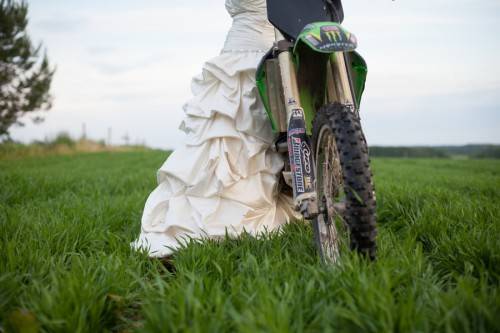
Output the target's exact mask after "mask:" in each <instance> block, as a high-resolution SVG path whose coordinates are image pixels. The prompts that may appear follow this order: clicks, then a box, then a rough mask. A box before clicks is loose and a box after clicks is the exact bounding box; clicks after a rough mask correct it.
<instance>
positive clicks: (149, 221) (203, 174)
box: [132, 51, 295, 257]
mask: <svg viewBox="0 0 500 333" xmlns="http://www.w3.org/2000/svg"><path fill="white" fill-rule="evenodd" d="M262 56H263V53H262V52H259V51H247V52H226V53H224V52H223V53H222V54H221V55H219V56H218V57H216V58H213V59H212V60H210V61H208V62H206V63H205V65H204V67H203V71H202V73H201V74H200V75H199V76H197V77H195V78H194V79H193V81H192V92H193V95H194V97H193V98H192V99H191V100H190V101H189V102H188V103H186V104H185V106H184V111H185V114H186V117H185V119H184V121H183V122H182V124H181V126H180V128H181V130H183V131H184V132H185V133H186V134H187V136H186V140H185V142H184V144H183V146H182V147H181V148H179V149H177V150H176V151H174V152H173V153H172V155H171V156H170V157H169V158H168V160H167V161H166V162H165V164H164V165H163V166H162V167H161V168H160V170H159V171H158V184H159V185H158V187H157V188H156V189H155V190H154V191H153V192H152V193H151V195H150V196H149V198H148V200H147V202H146V205H145V208H144V213H143V217H142V222H141V224H142V228H141V234H140V236H139V238H138V239H137V240H136V241H135V242H134V243H133V244H132V246H133V247H134V248H146V249H148V250H149V253H150V256H152V257H163V256H167V255H170V254H171V253H172V252H174V251H175V250H176V249H178V248H179V247H180V246H181V245H182V243H184V242H185V241H187V240H189V239H196V240H201V239H205V238H218V237H221V236H224V235H226V234H229V235H231V236H237V235H239V234H241V233H242V232H244V231H246V232H248V233H250V234H253V235H258V234H260V233H262V232H267V231H273V230H276V229H277V228H279V227H280V226H281V225H283V224H284V223H287V222H288V221H290V219H292V218H294V217H295V212H294V211H293V209H292V200H291V198H290V197H287V196H285V195H283V194H281V193H279V189H278V179H279V173H280V171H281V169H282V167H283V159H282V157H281V155H280V154H278V153H277V152H275V151H274V150H273V149H272V148H271V146H272V143H273V140H274V135H273V133H272V130H271V125H270V122H269V120H268V118H267V115H266V113H265V110H264V107H263V105H262V102H261V100H260V98H259V95H258V91H257V88H256V85H255V71H256V67H257V65H258V63H259V61H260V60H261V58H262Z"/></svg>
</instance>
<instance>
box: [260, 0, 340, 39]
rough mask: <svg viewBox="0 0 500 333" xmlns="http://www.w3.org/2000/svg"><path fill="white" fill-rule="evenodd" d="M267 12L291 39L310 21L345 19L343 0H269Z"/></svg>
mask: <svg viewBox="0 0 500 333" xmlns="http://www.w3.org/2000/svg"><path fill="white" fill-rule="evenodd" d="M267 12H268V13H267V15H268V19H269V21H270V22H271V23H272V24H273V25H274V26H275V27H276V28H278V30H280V31H281V33H282V34H283V35H284V36H285V37H286V38H287V39H291V40H295V39H297V36H298V35H299V34H300V32H301V31H302V29H303V28H304V27H305V26H306V25H307V24H309V23H312V22H323V21H333V22H337V23H342V21H343V20H344V11H343V9H342V3H341V0H267Z"/></svg>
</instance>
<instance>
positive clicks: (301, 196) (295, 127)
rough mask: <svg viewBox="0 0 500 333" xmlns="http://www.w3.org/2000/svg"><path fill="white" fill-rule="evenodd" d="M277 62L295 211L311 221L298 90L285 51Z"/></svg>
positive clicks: (308, 160)
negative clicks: (285, 121)
mask: <svg viewBox="0 0 500 333" xmlns="http://www.w3.org/2000/svg"><path fill="white" fill-rule="evenodd" d="M280 35H281V34H280V33H279V32H276V41H277V42H278V41H280V40H283V36H280ZM280 37H281V38H280ZM278 62H279V67H280V72H281V80H282V82H281V83H282V86H283V97H284V99H285V105H286V114H287V143H288V157H289V160H290V168H291V172H292V184H293V197H294V204H295V209H296V210H297V211H299V212H301V213H302V215H303V216H304V218H306V219H312V218H314V217H315V216H317V215H318V205H317V202H316V191H315V188H314V185H315V176H314V160H313V156H312V155H313V154H312V149H311V146H310V143H309V139H308V137H307V133H306V122H305V117H304V110H303V109H302V108H301V106H300V95H299V87H298V84H297V75H296V72H295V66H294V64H293V59H292V53H291V52H290V51H289V50H286V51H282V52H281V53H280V54H279V55H278Z"/></svg>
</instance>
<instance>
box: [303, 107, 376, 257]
mask: <svg viewBox="0 0 500 333" xmlns="http://www.w3.org/2000/svg"><path fill="white" fill-rule="evenodd" d="M312 145H313V149H314V157H315V168H316V192H317V197H318V204H319V211H320V213H319V215H318V217H317V218H315V219H314V220H313V221H312V222H313V229H314V236H315V241H316V245H317V248H318V251H319V253H320V255H321V258H322V259H323V261H324V262H327V263H336V262H338V260H339V258H340V254H341V252H342V251H343V250H345V249H348V248H349V247H350V248H351V249H352V250H357V251H358V252H360V253H361V254H363V255H366V256H367V257H369V258H370V259H375V254H376V243H375V237H376V233H377V230H376V215H375V214H376V212H375V210H376V203H375V191H374V186H373V182H372V173H371V171H370V164H369V157H368V148H367V145H366V140H365V136H364V134H363V132H362V130H361V125H360V119H359V116H358V114H357V112H355V111H354V110H352V109H351V107H349V106H346V105H342V104H339V103H333V104H329V105H326V106H324V107H322V108H321V109H320V110H319V111H318V112H317V114H316V116H315V118H314V122H313V132H312Z"/></svg>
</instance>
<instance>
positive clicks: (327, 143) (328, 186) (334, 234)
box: [316, 126, 347, 263]
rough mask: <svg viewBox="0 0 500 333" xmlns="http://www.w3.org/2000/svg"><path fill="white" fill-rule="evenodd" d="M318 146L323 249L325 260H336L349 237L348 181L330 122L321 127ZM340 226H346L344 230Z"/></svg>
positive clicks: (320, 227)
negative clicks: (347, 216)
mask: <svg viewBox="0 0 500 333" xmlns="http://www.w3.org/2000/svg"><path fill="white" fill-rule="evenodd" d="M317 147H318V148H317V155H316V162H317V163H318V164H317V175H316V176H317V189H318V198H319V199H320V205H322V206H321V208H322V209H321V212H322V213H321V214H320V216H319V217H318V218H317V231H318V236H319V242H320V250H321V254H322V257H323V259H324V260H325V261H327V262H331V263H336V262H338V260H339V258H340V248H341V245H342V244H343V243H344V242H345V241H346V240H345V239H344V238H346V237H347V236H346V232H345V231H346V229H345V226H346V222H345V220H344V213H345V202H343V199H344V198H343V196H344V188H343V187H344V186H343V183H344V182H343V176H342V168H341V165H340V158H339V154H338V151H337V145H336V142H335V137H334V135H333V133H332V131H331V129H330V128H329V127H328V126H325V127H324V128H323V129H322V130H321V131H320V135H319V137H318V141H317ZM337 221H339V222H340V223H337ZM339 228H340V229H342V232H340V233H339V231H340V230H339Z"/></svg>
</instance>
